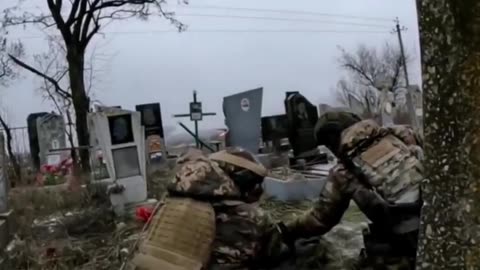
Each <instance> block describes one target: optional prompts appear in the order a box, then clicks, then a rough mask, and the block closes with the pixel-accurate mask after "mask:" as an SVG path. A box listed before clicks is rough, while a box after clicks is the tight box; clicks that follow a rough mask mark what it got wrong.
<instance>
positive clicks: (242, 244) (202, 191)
mask: <svg viewBox="0 0 480 270" xmlns="http://www.w3.org/2000/svg"><path fill="white" fill-rule="evenodd" d="M179 163H180V165H181V167H180V169H179V171H178V172H177V174H176V176H175V178H174V180H173V183H171V185H170V186H169V188H168V190H169V193H170V194H171V195H172V196H186V197H190V198H194V199H197V200H202V201H207V202H210V203H211V204H212V206H213V208H214V210H215V216H216V237H215V241H214V243H213V248H212V258H211V264H213V265H214V266H213V267H217V269H240V268H244V267H247V268H248V267H249V266H250V265H252V264H255V262H256V260H257V259H258V257H259V254H260V252H261V251H262V237H263V236H264V234H265V232H266V231H267V230H268V229H269V228H270V226H271V223H270V220H269V218H268V217H267V215H265V214H264V213H263V212H262V211H261V210H260V209H258V208H257V207H255V202H253V203H251V202H250V203H248V202H246V201H245V199H244V198H242V197H241V195H240V191H239V189H238V187H237V186H236V185H235V183H234V182H233V180H232V179H231V178H230V177H229V176H228V175H227V174H226V173H225V171H224V170H222V168H221V167H220V165H219V164H218V163H217V162H215V161H212V160H210V159H208V158H207V157H205V156H203V155H201V154H199V153H190V154H188V155H186V156H184V157H182V158H181V160H179ZM258 194H259V193H258ZM258 199H259V198H258V197H257V198H253V199H252V198H250V201H255V200H258Z"/></svg>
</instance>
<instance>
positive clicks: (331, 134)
mask: <svg viewBox="0 0 480 270" xmlns="http://www.w3.org/2000/svg"><path fill="white" fill-rule="evenodd" d="M360 121H362V119H361V118H360V117H359V116H358V115H356V114H354V113H350V112H345V111H341V112H327V113H324V114H323V115H322V116H320V118H319V119H318V122H317V124H316V126H315V131H314V132H315V139H316V141H317V144H318V145H325V146H326V147H327V148H328V149H330V151H332V153H333V154H335V155H337V156H338V150H339V147H340V141H341V136H342V132H343V131H344V130H345V129H347V128H349V127H350V126H352V125H354V124H356V123H358V122H360Z"/></svg>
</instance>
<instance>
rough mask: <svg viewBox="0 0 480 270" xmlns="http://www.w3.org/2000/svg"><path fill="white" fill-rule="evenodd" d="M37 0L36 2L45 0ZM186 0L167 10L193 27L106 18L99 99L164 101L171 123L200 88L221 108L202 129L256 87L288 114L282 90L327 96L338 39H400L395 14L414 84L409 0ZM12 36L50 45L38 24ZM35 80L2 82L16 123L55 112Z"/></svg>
mask: <svg viewBox="0 0 480 270" xmlns="http://www.w3.org/2000/svg"><path fill="white" fill-rule="evenodd" d="M2 2H4V1H2ZM5 2H13V0H9V1H5ZM25 2H26V4H24V6H26V7H27V8H28V9H30V10H32V9H33V10H34V9H35V6H36V5H35V4H34V2H35V1H34V0H29V1H25ZM36 2H37V3H38V5H42V4H43V3H44V2H45V1H44V0H36ZM326 3H328V5H327V4H326ZM6 4H7V3H2V4H1V6H0V7H4V5H6ZM190 5H191V7H182V6H181V7H179V4H178V3H177V1H170V2H169V9H171V10H176V11H177V13H178V16H177V17H178V19H180V20H181V21H182V22H184V23H186V24H187V25H188V27H189V28H188V29H189V31H187V32H184V33H176V32H175V31H173V30H175V29H174V28H173V26H171V25H169V24H168V23H167V22H166V21H165V20H159V19H152V20H149V21H148V22H139V21H135V20H130V21H127V22H121V23H120V22H116V23H112V24H110V25H108V27H107V28H106V29H104V32H105V34H104V35H101V36H100V35H99V36H98V37H97V38H96V40H95V42H94V44H93V46H95V47H96V48H97V50H96V52H97V54H98V55H100V56H101V59H102V61H98V62H97V64H96V66H95V68H96V69H101V70H102V72H101V73H99V74H100V75H101V76H100V77H101V78H99V80H98V81H97V82H96V84H95V85H94V91H95V98H96V99H98V100H100V101H102V102H103V103H104V104H106V105H121V106H122V107H123V108H128V109H134V107H135V105H136V104H141V103H150V102H160V103H161V106H162V113H163V116H164V122H165V124H166V125H172V124H174V123H175V122H176V121H177V120H176V119H173V118H171V115H172V114H176V113H186V112H187V111H188V102H190V100H191V95H192V91H193V90H194V89H196V90H197V91H198V92H199V99H200V100H201V101H202V102H203V103H204V105H203V108H204V110H205V111H209V112H210V111H213V112H217V113H218V114H219V115H218V116H217V117H209V118H206V119H205V121H203V122H202V123H201V125H202V126H203V127H217V126H222V125H223V115H222V98H223V97H224V96H227V95H230V94H234V93H237V92H241V91H245V90H250V89H253V88H257V87H263V88H264V98H263V115H272V114H278V113H283V112H284V107H283V99H284V96H285V94H284V92H285V91H300V92H301V93H302V94H304V95H305V96H307V98H309V99H310V100H311V101H312V102H314V103H332V102H334V97H333V95H332V92H331V89H332V88H333V87H335V85H336V82H337V81H338V79H339V78H340V77H341V71H340V70H339V68H338V64H337V62H336V60H337V58H338V56H339V50H338V46H341V47H343V48H345V49H347V50H355V48H356V47H357V46H358V45H359V44H362V43H363V44H366V45H368V46H375V47H381V46H382V45H383V44H385V43H386V42H391V43H392V44H397V43H398V40H397V36H396V35H394V34H392V33H391V30H392V29H393V27H394V23H393V19H394V18H395V17H398V18H399V19H400V21H401V23H402V24H403V25H404V26H406V27H407V28H408V30H407V31H405V32H404V43H405V47H406V49H407V50H408V51H409V52H410V53H411V54H412V55H413V56H414V58H415V59H414V60H415V61H414V62H413V63H412V64H411V65H410V67H409V68H410V76H411V81H412V82H413V83H418V82H419V81H420V57H419V43H418V27H417V18H416V8H415V1H414V0H402V1H399V0H362V1H358V0H336V1H318V0H297V1H291V0H262V1H258V0H241V1H240V0H235V1H234V0H202V1H199V0H191V1H190ZM205 7H228V8H232V9H218V8H215V9H213V8H210V9H207V8H205ZM245 8H247V9H251V10H246V9H245ZM256 9H268V10H284V11H293V12H290V13H289V12H259V11H255V10H256ZM297 11H298V12H297ZM300 11H303V12H312V13H323V14H330V15H331V14H336V15H346V16H344V17H340V16H320V15H318V14H317V15H313V14H311V15H308V14H306V13H302V12H300ZM192 15H195V16H192ZM200 15H202V16H200ZM204 15H208V16H204ZM246 17H249V18H246ZM353 17H355V18H353ZM356 17H361V18H363V19H359V18H356ZM366 17H376V18H378V17H381V18H390V19H392V20H391V21H387V20H372V19H366ZM262 18H263V19H262ZM352 23H355V24H357V25H353V24H352ZM366 25H369V26H366ZM373 25H375V26H373ZM378 25H379V26H378ZM168 30H172V31H171V32H168ZM268 31H271V32H268ZM11 35H12V36H13V37H18V38H22V40H23V41H24V43H25V44H26V48H27V52H28V54H29V55H27V57H26V58H25V59H26V60H27V61H32V59H31V58H29V57H31V55H32V54H35V53H41V52H42V51H45V50H46V48H47V47H46V41H45V39H44V38H43V37H42V32H40V31H38V30H35V29H27V30H23V29H21V28H19V29H16V30H15V31H13V33H11ZM39 83H40V82H39V81H38V80H37V79H34V78H33V77H32V76H30V75H28V74H24V75H23V77H22V78H21V79H20V80H17V81H15V82H14V83H13V84H12V85H11V86H10V87H9V88H8V89H2V90H0V91H2V92H1V93H0V103H1V104H2V106H3V107H5V108H6V110H7V111H8V117H9V121H10V122H11V123H12V125H14V126H25V125H26V118H27V116H28V114H30V113H32V112H38V111H51V110H53V107H52V106H51V104H50V103H49V102H48V101H44V100H43V99H42V98H41V96H40V94H39V93H37V92H35V89H36V88H37V87H38V85H39ZM183 122H188V121H187V120H183Z"/></svg>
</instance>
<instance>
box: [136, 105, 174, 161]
mask: <svg viewBox="0 0 480 270" xmlns="http://www.w3.org/2000/svg"><path fill="white" fill-rule="evenodd" d="M135 108H136V111H137V112H140V114H141V118H142V125H143V126H144V127H145V140H146V146H147V149H146V150H147V155H148V157H149V159H157V157H160V158H162V157H165V158H166V154H167V153H166V151H165V137H164V133H163V124H162V113H161V110H160V103H151V104H141V105H137V106H136V107H135Z"/></svg>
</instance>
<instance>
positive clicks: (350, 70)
mask: <svg viewBox="0 0 480 270" xmlns="http://www.w3.org/2000/svg"><path fill="white" fill-rule="evenodd" d="M340 51H341V56H340V57H339V59H338V63H339V65H340V68H341V69H342V70H344V71H345V77H344V78H343V79H341V80H340V81H339V82H338V84H337V88H336V89H335V94H336V98H337V101H339V102H340V103H341V104H342V105H346V106H350V101H349V98H350V96H353V97H355V99H356V100H357V103H359V104H360V105H361V106H362V107H363V109H364V111H365V113H366V114H368V115H371V114H372V113H373V111H375V110H376V109H378V107H379V106H380V103H379V100H378V99H376V100H375V101H371V100H370V99H369V98H370V97H371V96H377V95H378V94H379V93H380V92H381V91H382V89H381V86H383V85H384V84H388V87H389V91H390V92H395V91H396V90H397V89H399V88H405V85H406V83H405V75H404V73H403V61H402V54H401V51H400V49H399V48H396V47H394V46H392V45H390V44H388V43H387V44H385V46H384V47H383V48H382V49H381V50H377V49H376V48H374V47H367V46H365V45H360V46H359V47H358V48H357V50H356V51H354V52H349V51H346V50H345V49H343V48H341V49H340ZM406 60H407V64H408V63H409V62H410V57H409V56H408V55H407V56H406Z"/></svg>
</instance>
